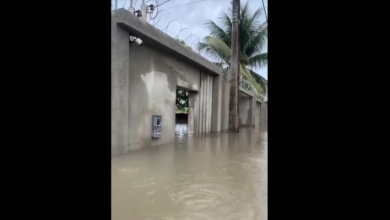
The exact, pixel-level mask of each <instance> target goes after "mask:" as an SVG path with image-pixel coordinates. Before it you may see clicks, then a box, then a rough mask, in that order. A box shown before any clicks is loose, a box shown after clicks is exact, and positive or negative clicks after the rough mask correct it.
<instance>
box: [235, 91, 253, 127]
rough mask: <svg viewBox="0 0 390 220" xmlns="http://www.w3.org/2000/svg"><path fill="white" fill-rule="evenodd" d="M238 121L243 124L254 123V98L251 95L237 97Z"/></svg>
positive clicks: (249, 124)
mask: <svg viewBox="0 0 390 220" xmlns="http://www.w3.org/2000/svg"><path fill="white" fill-rule="evenodd" d="M238 103H239V108H240V112H239V123H240V125H244V126H253V125H254V113H255V111H254V106H255V100H254V98H253V96H250V97H245V96H241V97H240V99H239V102H238Z"/></svg>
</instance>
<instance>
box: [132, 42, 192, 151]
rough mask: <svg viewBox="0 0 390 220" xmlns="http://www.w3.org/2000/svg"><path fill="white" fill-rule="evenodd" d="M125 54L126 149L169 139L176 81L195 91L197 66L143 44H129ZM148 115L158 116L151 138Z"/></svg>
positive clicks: (173, 126)
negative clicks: (158, 123) (156, 130)
mask: <svg viewBox="0 0 390 220" xmlns="http://www.w3.org/2000/svg"><path fill="white" fill-rule="evenodd" d="M129 54H130V55H129V100H130V102H129V119H128V120H129V123H128V124H129V128H128V136H129V149H130V150H132V149H138V148H140V147H143V146H150V145H156V144H163V143H169V142H173V141H174V138H175V104H176V88H177V86H176V85H178V86H180V87H183V88H186V89H188V90H192V91H197V90H198V89H199V80H200V78H199V72H200V70H199V69H198V68H196V67H192V66H190V65H188V64H186V63H183V62H180V61H179V60H178V59H177V58H175V57H172V56H169V55H166V54H163V53H161V52H159V51H157V50H154V49H152V48H151V47H150V46H148V45H146V44H145V45H142V46H138V45H136V44H130V51H129ZM152 115H161V116H162V132H161V137H160V138H158V139H151V134H152V133H151V132H152V123H151V118H152Z"/></svg>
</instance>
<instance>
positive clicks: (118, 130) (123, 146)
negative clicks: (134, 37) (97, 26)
mask: <svg viewBox="0 0 390 220" xmlns="http://www.w3.org/2000/svg"><path fill="white" fill-rule="evenodd" d="M128 92H129V33H128V32H127V31H125V30H123V29H122V28H120V27H118V26H117V23H116V21H115V20H114V19H113V20H112V21H111V153H112V154H121V153H126V152H127V151H128V143H129V140H128V126H129V123H128V122H129V120H128V119H129V94H128Z"/></svg>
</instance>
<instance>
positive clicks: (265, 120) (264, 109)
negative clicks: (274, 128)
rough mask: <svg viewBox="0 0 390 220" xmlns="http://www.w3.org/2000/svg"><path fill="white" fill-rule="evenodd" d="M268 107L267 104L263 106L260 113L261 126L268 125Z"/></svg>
mask: <svg viewBox="0 0 390 220" xmlns="http://www.w3.org/2000/svg"><path fill="white" fill-rule="evenodd" d="M267 107H268V106H267V104H265V103H262V104H261V112H260V114H261V121H260V123H261V124H266V123H268V113H267V111H268V109H267Z"/></svg>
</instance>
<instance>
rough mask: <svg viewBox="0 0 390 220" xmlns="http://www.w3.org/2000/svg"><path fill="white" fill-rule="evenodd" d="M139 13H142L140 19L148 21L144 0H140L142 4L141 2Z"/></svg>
mask: <svg viewBox="0 0 390 220" xmlns="http://www.w3.org/2000/svg"><path fill="white" fill-rule="evenodd" d="M141 13H142V17H141V19H142V20H144V21H148V20H147V17H148V16H147V10H146V4H145V0H142V4H141Z"/></svg>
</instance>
